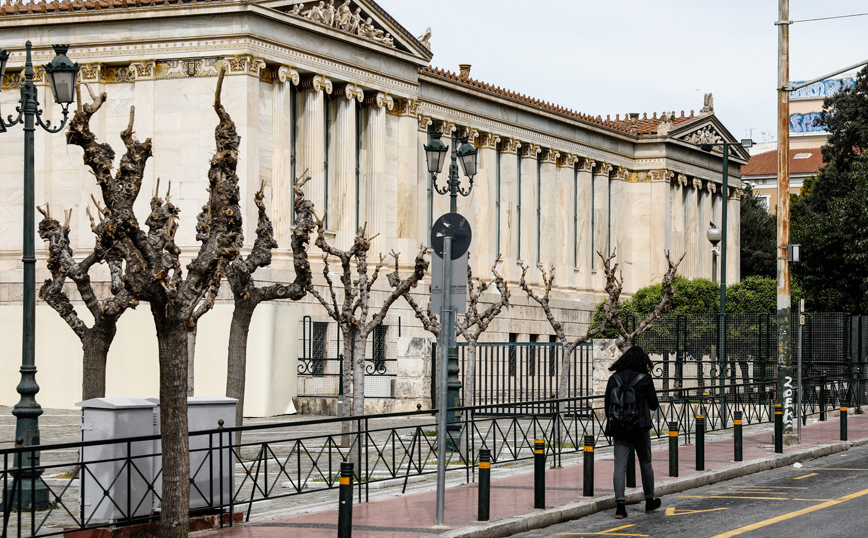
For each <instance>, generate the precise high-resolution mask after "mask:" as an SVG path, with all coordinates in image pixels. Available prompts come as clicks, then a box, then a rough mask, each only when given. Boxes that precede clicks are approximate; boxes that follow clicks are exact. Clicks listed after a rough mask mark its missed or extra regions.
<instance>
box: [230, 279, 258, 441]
mask: <svg viewBox="0 0 868 538" xmlns="http://www.w3.org/2000/svg"><path fill="white" fill-rule="evenodd" d="M254 310H256V302H254V301H253V300H252V299H251V298H250V297H249V296H248V298H247V299H239V298H237V297H236V298H235V309H234V310H233V311H232V324H231V325H230V326H229V358H228V361H229V364H228V368H227V373H226V396H228V397H229V398H235V399H237V400H238V404H237V406H236V407H235V425H236V426H241V425H242V424H243V423H244V382H245V376H246V372H247V334H248V332H249V331H250V320H252V319H253V312H254ZM235 443H236V444H240V443H241V432H240V431H239V432H237V433H236V434H235Z"/></svg>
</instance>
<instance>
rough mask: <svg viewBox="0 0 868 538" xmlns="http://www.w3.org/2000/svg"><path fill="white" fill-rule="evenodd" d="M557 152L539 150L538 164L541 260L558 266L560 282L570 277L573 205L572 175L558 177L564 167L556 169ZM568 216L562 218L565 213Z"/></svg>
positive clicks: (548, 149)
mask: <svg viewBox="0 0 868 538" xmlns="http://www.w3.org/2000/svg"><path fill="white" fill-rule="evenodd" d="M560 156H561V154H560V152H558V151H556V150H554V149H551V148H546V149H544V150H543V151H542V153H541V163H540V191H539V193H538V194H537V195H538V196H539V201H540V204H539V207H540V219H539V223H540V233H539V242H540V249H539V250H540V259H539V261H540V262H541V263H543V264H545V265H554V266H555V267H557V268H558V273H560V275H561V278H562V279H563V280H562V282H564V283H566V282H567V280H566V279H567V278H569V272H568V271H567V268H568V267H567V265H566V263H565V261H566V259H567V257H566V251H567V250H568V244H569V238H570V233H571V232H570V228H571V227H572V226H571V225H572V211H573V204H571V203H570V191H571V187H570V183H571V182H572V181H571V180H572V177H570V178H567V177H566V174H564V175H563V179H561V172H562V171H563V169H561V168H558V166H557V162H558V159H559V158H560ZM565 215H566V216H568V218H566V219H565V218H564V216H565Z"/></svg>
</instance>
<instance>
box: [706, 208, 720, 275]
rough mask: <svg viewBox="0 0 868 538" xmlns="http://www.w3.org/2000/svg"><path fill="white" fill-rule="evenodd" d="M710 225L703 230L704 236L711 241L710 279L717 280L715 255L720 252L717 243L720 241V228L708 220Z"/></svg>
mask: <svg viewBox="0 0 868 538" xmlns="http://www.w3.org/2000/svg"><path fill="white" fill-rule="evenodd" d="M709 224H711V227H710V228H709V229H708V231H707V232H705V237H707V238H708V241H709V242H710V243H711V281H712V282H717V256H718V255H719V254H720V248H718V246H717V244H718V243H720V238H721V233H720V228H718V227H717V226H715V225H714V223H713V222H710V223H709Z"/></svg>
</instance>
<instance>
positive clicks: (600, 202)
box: [593, 162, 614, 290]
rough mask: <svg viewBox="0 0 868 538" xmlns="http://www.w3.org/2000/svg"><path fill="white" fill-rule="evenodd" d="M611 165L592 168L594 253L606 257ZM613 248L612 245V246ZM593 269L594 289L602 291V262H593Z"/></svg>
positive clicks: (608, 253)
mask: <svg viewBox="0 0 868 538" xmlns="http://www.w3.org/2000/svg"><path fill="white" fill-rule="evenodd" d="M611 171H612V165H610V164H609V163H604V162H601V163H597V166H596V167H595V168H594V172H593V173H594V210H593V211H594V251H595V255H596V252H602V253H603V254H605V255H606V256H608V255H611V254H612V252H611V248H610V245H609V172H611ZM612 246H614V245H612ZM594 268H595V269H596V270H597V278H595V279H594V283H593V286H594V289H596V290H602V289H603V288H604V287H605V285H606V275H605V273H604V272H603V270H602V269H603V266H602V262H599V260H595V263H594Z"/></svg>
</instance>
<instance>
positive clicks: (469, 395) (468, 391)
mask: <svg viewBox="0 0 868 538" xmlns="http://www.w3.org/2000/svg"><path fill="white" fill-rule="evenodd" d="M475 379H476V339H474V338H470V339H467V371H466V372H465V373H464V402H462V403H461V405H462V406H471V405H476V404H475V403H474V401H473V399H474V396H475V388H476V383H474V381H475Z"/></svg>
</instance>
